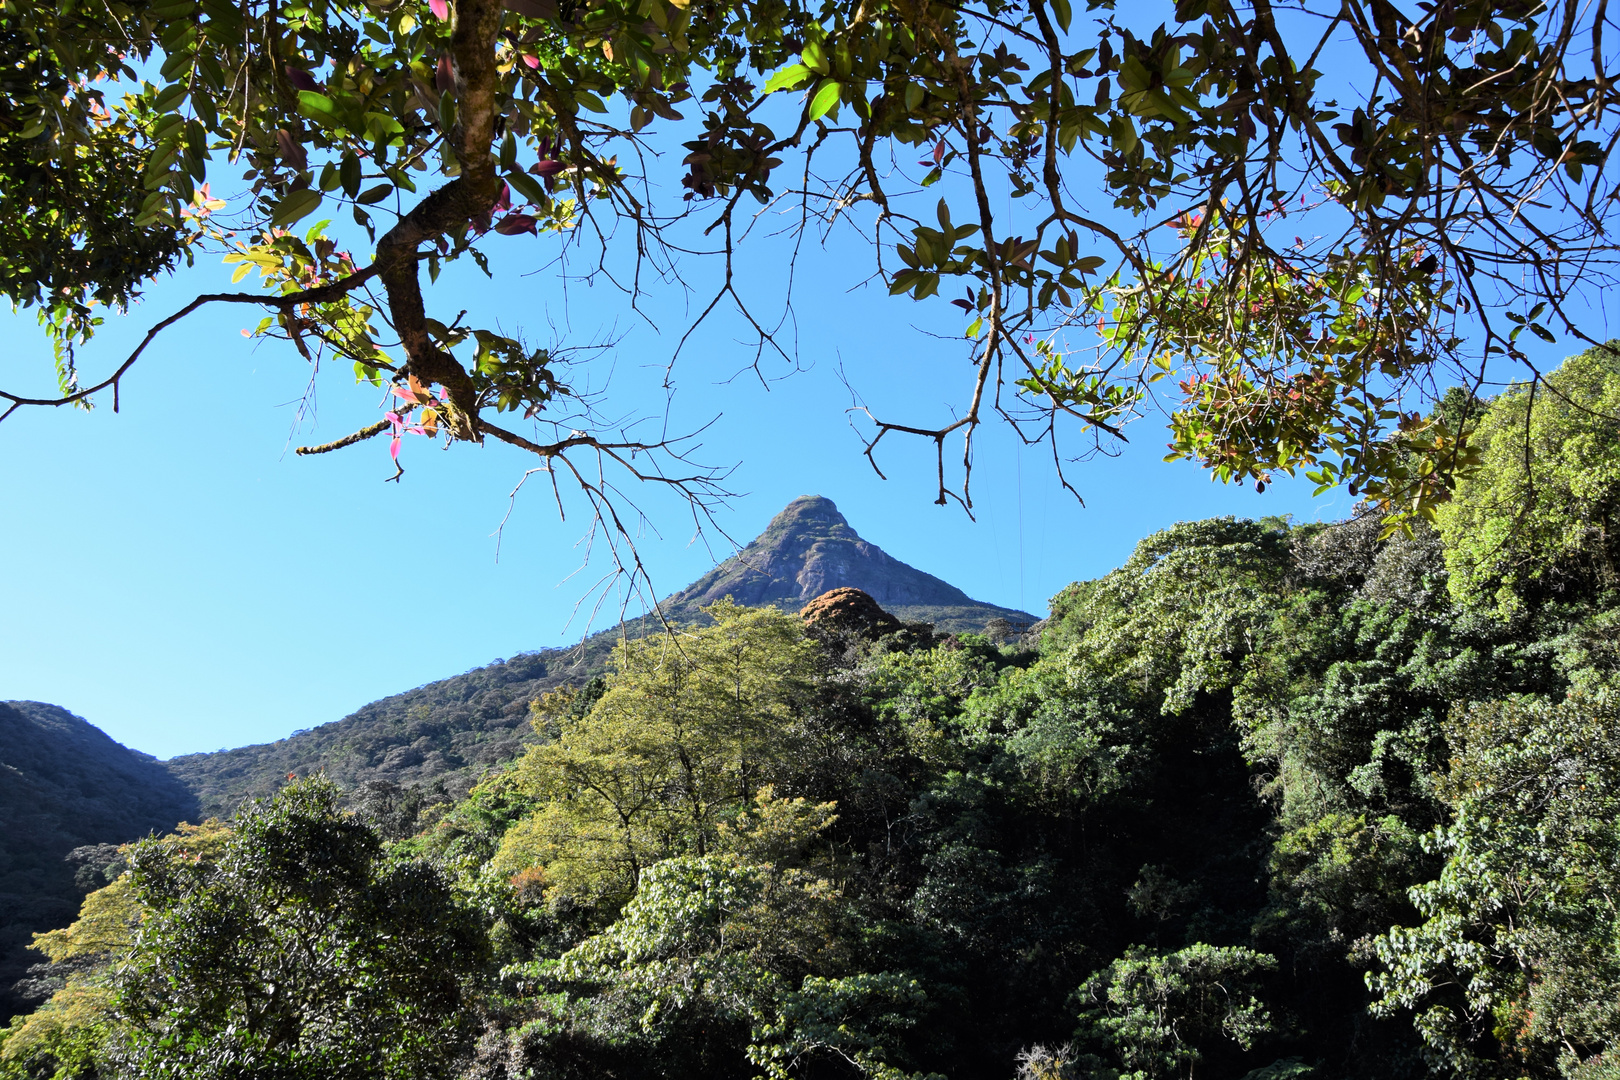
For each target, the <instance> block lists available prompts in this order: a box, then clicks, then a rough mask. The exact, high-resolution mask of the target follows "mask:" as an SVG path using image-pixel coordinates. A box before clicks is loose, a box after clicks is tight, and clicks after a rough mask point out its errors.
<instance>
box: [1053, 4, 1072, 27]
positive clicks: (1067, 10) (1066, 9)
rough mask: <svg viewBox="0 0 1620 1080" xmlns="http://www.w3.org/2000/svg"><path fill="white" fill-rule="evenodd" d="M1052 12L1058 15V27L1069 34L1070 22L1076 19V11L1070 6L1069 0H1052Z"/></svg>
mask: <svg viewBox="0 0 1620 1080" xmlns="http://www.w3.org/2000/svg"><path fill="white" fill-rule="evenodd" d="M1052 10H1053V11H1054V12H1056V13H1057V21H1058V26H1059V27H1061V28H1062V29H1063V30H1064V31H1065V32H1067V31H1068V29H1069V22H1070V21H1071V20H1072V19H1073V18H1074V9H1073V8H1072V7H1070V6H1069V0H1052Z"/></svg>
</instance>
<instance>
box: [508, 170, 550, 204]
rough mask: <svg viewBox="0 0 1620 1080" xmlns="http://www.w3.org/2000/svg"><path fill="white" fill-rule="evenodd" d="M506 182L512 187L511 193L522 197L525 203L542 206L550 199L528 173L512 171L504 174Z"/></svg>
mask: <svg viewBox="0 0 1620 1080" xmlns="http://www.w3.org/2000/svg"><path fill="white" fill-rule="evenodd" d="M506 182H507V183H508V184H511V185H512V190H513V191H516V192H517V193H518V194H519V195H521V196H523V199H524V201H525V202H531V203H534V204H536V205H538V206H543V205H545V203H546V202H547V201H548V200H549V198H550V196H549V195H547V194H546V189H545V188H544V187H541V186H540V182H539V181H538V180H536V179H535V178H534V177H532V176H530V175H529V174H528V173H525V172H518V171H516V170H513V171H512V172H509V173H507V174H506Z"/></svg>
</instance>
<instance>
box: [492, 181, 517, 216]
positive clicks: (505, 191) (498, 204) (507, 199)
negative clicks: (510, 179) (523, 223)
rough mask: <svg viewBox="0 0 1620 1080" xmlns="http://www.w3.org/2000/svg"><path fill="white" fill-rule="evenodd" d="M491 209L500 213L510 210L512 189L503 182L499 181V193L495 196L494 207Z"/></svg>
mask: <svg viewBox="0 0 1620 1080" xmlns="http://www.w3.org/2000/svg"><path fill="white" fill-rule="evenodd" d="M492 209H495V210H501V211H506V210H510V209H512V187H511V185H510V184H508V183H506V182H505V181H504V180H503V181H501V193H500V194H499V195H497V196H495V205H494V207H493V208H492Z"/></svg>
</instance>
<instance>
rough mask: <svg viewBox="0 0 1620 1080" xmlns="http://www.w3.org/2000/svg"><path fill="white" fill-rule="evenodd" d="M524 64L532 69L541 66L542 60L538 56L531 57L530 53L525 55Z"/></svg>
mask: <svg viewBox="0 0 1620 1080" xmlns="http://www.w3.org/2000/svg"><path fill="white" fill-rule="evenodd" d="M523 62H524V63H525V64H527V65H529V67H530V68H531V69H532V68H537V67H539V66H540V58H539V57H538V56H530V55H529V54H528V53H524V54H523Z"/></svg>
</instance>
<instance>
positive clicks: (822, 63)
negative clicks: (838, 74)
mask: <svg viewBox="0 0 1620 1080" xmlns="http://www.w3.org/2000/svg"><path fill="white" fill-rule="evenodd" d="M799 55H800V57H802V58H803V60H804V66H805V67H807V68H809V69H810V70H811V71H814V72H815V73H816V74H817V75H826V74H827V73H829V72H830V71H831V70H832V68H831V67H829V66H828V64H827V50H826V49H824V48H822V46H821V42H819V41H812V42H810V43H808V44H807V45H805V47H804V52H802V53H800V54H799Z"/></svg>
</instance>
